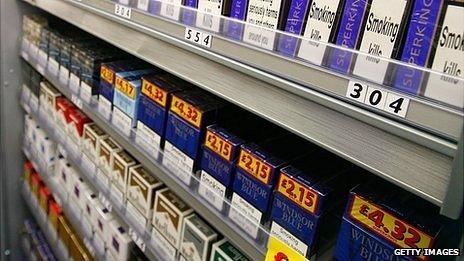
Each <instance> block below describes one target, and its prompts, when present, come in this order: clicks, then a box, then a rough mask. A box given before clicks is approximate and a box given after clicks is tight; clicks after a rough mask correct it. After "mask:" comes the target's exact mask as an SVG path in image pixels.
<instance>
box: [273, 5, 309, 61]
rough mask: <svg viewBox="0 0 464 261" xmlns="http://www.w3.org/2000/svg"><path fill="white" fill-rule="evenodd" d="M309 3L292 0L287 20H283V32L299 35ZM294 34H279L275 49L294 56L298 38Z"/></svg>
mask: <svg viewBox="0 0 464 261" xmlns="http://www.w3.org/2000/svg"><path fill="white" fill-rule="evenodd" d="M309 3H310V1H307V0H292V2H291V4H290V10H289V11H288V16H287V21H286V22H285V32H288V33H291V34H294V35H296V36H299V35H301V33H302V32H303V23H304V21H305V19H306V16H307V13H308V6H309ZM296 36H292V35H285V34H281V35H280V37H279V44H278V45H277V51H278V52H280V53H282V54H285V55H289V56H294V55H295V52H296V50H297V47H298V43H299V38H298V37H296Z"/></svg>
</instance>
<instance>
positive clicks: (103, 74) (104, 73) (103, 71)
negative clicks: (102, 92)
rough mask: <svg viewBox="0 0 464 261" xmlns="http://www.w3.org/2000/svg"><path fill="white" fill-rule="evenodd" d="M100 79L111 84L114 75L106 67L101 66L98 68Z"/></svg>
mask: <svg viewBox="0 0 464 261" xmlns="http://www.w3.org/2000/svg"><path fill="white" fill-rule="evenodd" d="M100 78H102V79H103V80H105V81H106V82H108V83H110V84H113V79H114V73H113V72H112V71H111V70H110V69H108V68H107V67H106V66H104V65H102V66H101V68H100Z"/></svg>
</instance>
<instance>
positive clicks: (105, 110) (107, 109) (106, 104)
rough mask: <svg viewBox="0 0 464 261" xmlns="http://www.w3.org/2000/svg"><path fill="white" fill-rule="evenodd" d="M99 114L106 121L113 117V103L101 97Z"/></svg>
mask: <svg viewBox="0 0 464 261" xmlns="http://www.w3.org/2000/svg"><path fill="white" fill-rule="evenodd" d="M98 112H99V113H100V114H101V115H102V116H103V118H105V119H106V120H109V119H110V116H111V102H110V101H108V100H107V99H106V98H105V97H103V96H100V98H99V99H98Z"/></svg>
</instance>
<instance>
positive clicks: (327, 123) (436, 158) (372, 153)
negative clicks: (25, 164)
mask: <svg viewBox="0 0 464 261" xmlns="http://www.w3.org/2000/svg"><path fill="white" fill-rule="evenodd" d="M37 3H38V4H39V3H42V1H40V0H38V1H37ZM58 3H59V4H58ZM44 5H45V6H47V5H46V4H44ZM49 8H50V9H51V10H54V8H52V7H49ZM57 8H58V9H57V10H61V9H65V10H69V11H70V10H75V12H76V13H79V12H85V11H82V10H81V9H78V8H75V7H74V6H73V5H69V4H67V3H63V2H60V1H57ZM46 10H47V9H46ZM56 13H58V14H60V13H61V12H60V11H56ZM81 14H82V13H81ZM86 15H87V16H89V17H92V19H97V20H98V19H101V20H98V21H97V20H95V21H93V23H96V24H98V23H100V24H101V25H102V26H103V27H105V28H107V29H108V30H107V31H112V30H113V29H114V30H123V29H124V30H129V29H127V28H126V27H121V26H117V24H115V23H113V22H109V21H108V20H106V19H103V18H99V16H96V15H94V14H93V13H90V12H89V13H86ZM69 16H70V17H73V16H74V14H71V13H70V14H69ZM89 19H90V18H89ZM71 20H72V19H71ZM85 21H88V20H87V19H85ZM110 27H111V28H110ZM131 32H132V33H135V31H131ZM128 34H129V32H125V33H123V32H119V33H118V35H128ZM139 36H140V35H139ZM132 42H136V41H132ZM152 49H154V50H155V49H157V48H156V47H153V48H152ZM25 52H26V51H25ZM27 57H28V59H29V63H30V64H31V65H32V66H34V67H35V68H36V69H38V71H39V72H42V73H43V74H44V76H45V78H46V79H47V80H49V81H50V82H51V83H52V84H53V85H55V86H56V87H57V88H58V89H59V90H60V91H61V92H62V93H63V94H64V95H65V96H67V97H68V98H69V99H71V100H73V99H75V100H76V101H78V103H80V104H81V106H82V107H83V111H84V112H85V113H86V114H87V115H88V116H89V117H90V118H91V119H92V120H94V121H95V122H97V124H98V125H100V126H101V127H102V128H103V129H104V130H105V131H106V132H107V133H109V134H110V135H111V136H113V137H115V138H116V140H117V141H118V142H120V143H121V144H122V145H123V147H124V148H126V149H127V150H128V151H129V152H130V153H131V154H132V155H134V157H135V158H136V159H137V160H139V161H140V162H141V163H142V164H144V165H145V166H147V167H148V168H149V169H150V170H151V171H153V172H154V173H155V174H156V175H157V176H158V177H160V179H161V180H162V181H163V182H165V183H166V184H167V185H168V186H170V187H179V183H178V182H176V181H174V180H173V179H172V178H171V177H170V175H167V174H166V173H165V172H164V171H163V170H162V169H161V168H160V165H159V164H156V163H153V162H152V161H151V160H150V157H147V155H148V154H147V153H145V152H143V150H141V149H140V148H139V147H138V146H136V145H134V142H132V141H131V140H130V139H128V138H127V137H125V136H124V135H122V134H121V132H119V131H117V130H115V128H114V127H113V126H112V125H111V123H110V122H109V121H108V120H105V119H103V118H102V117H100V115H99V113H97V104H96V100H95V97H93V98H92V99H91V103H90V104H87V103H86V102H82V99H81V98H80V97H79V95H77V94H73V93H72V92H71V91H70V89H69V88H68V87H67V86H66V84H63V83H62V82H60V81H59V79H58V78H57V77H56V76H53V75H51V74H50V73H49V72H48V70H45V69H46V64H45V65H38V62H37V60H36V59H35V58H34V54H33V53H32V54H30V55H27ZM171 60H176V59H171ZM222 68H223V67H222ZM231 73H232V74H233V76H234V77H235V79H233V80H232V79H229V78H228V77H229V76H227V77H226V76H225V75H224V77H226V78H222V79H217V80H216V81H212V82H211V84H213V85H214V86H218V87H221V86H222V87H221V88H222V89H223V91H227V92H229V93H230V94H233V93H235V92H233V91H232V92H231V90H233V89H234V88H233V87H231V86H227V83H230V82H234V81H241V80H244V79H247V81H248V80H251V79H250V78H247V77H245V78H243V77H241V76H238V75H237V74H236V72H235V73H234V72H231ZM221 77H222V76H221ZM218 83H220V84H219V85H218ZM253 83H256V80H253ZM222 84H224V85H222ZM250 84H251V85H250ZM240 86H242V87H243V86H245V87H246V86H253V87H252V88H251V89H250V90H257V91H259V90H261V91H262V92H260V95H261V96H263V95H264V96H266V98H263V99H259V98H257V96H255V95H253V94H251V95H249V94H245V92H243V95H239V96H240V97H238V96H237V98H239V101H241V102H240V104H242V105H243V106H244V107H245V108H248V109H250V110H251V111H254V112H257V114H260V115H261V116H264V117H265V118H267V119H270V120H272V121H274V122H280V124H281V125H284V126H285V127H287V128H289V129H291V130H292V131H293V132H295V133H297V134H300V135H301V136H303V137H306V138H307V139H309V140H310V141H312V142H314V143H316V144H318V145H320V146H321V147H323V148H326V149H328V150H329V151H332V152H334V153H335V154H337V155H340V156H342V157H343V158H345V159H348V160H350V161H351V162H353V163H355V164H356V165H358V166H361V167H363V168H365V169H367V170H369V171H371V172H372V173H374V174H376V175H378V176H380V177H383V178H385V179H387V180H389V181H391V182H392V183H395V184H397V185H399V186H401V187H403V188H405V189H406V190H408V191H411V192H412V193H415V194H416V195H419V196H420V197H422V198H424V199H426V200H428V201H430V202H432V203H434V204H436V205H438V206H441V207H442V209H444V208H443V207H444V206H445V207H446V206H453V204H455V203H456V202H460V201H462V195H461V193H459V190H448V189H447V188H448V185H449V180H450V178H451V175H452V165H453V157H452V156H451V155H454V153H455V150H456V144H449V143H448V142H445V141H443V140H439V139H437V138H436V137H434V138H433V140H434V141H436V143H433V144H441V145H443V146H441V145H440V146H441V148H444V147H446V148H447V149H443V151H441V152H439V151H437V150H432V149H430V148H428V147H426V146H422V145H420V144H419V143H415V142H412V141H409V140H407V139H405V138H402V137H400V136H397V135H393V134H391V133H388V132H386V131H383V130H380V129H379V128H376V127H374V126H371V125H369V124H365V123H362V122H361V121H357V120H354V119H352V118H350V117H347V116H346V115H343V114H341V113H338V112H336V111H333V110H330V109H328V108H325V107H323V106H320V105H317V104H315V103H313V102H310V101H308V100H305V99H303V98H301V97H298V96H295V95H293V94H290V93H288V92H285V91H282V90H281V89H278V88H272V87H271V86H269V85H266V84H261V85H259V86H260V87H259V86H255V85H253V84H252V82H248V83H237V87H240ZM263 88H265V89H263ZM210 90H211V89H210ZM235 90H237V88H235ZM211 91H212V90H211ZM212 92H213V93H216V94H217V92H216V91H212ZM239 93H240V92H239ZM239 93H235V95H237V94H239ZM243 99H245V100H243ZM256 102H259V104H256ZM261 102H262V103H261ZM249 104H255V105H256V107H253V108H251V107H247V106H248V105H249ZM255 105H252V106H255ZM274 106H277V107H279V108H280V109H279V110H275V108H276V107H274ZM271 107H274V109H272V108H271ZM396 128H397V130H404V129H406V127H405V126H401V125H397V126H396ZM414 133H416V134H417V135H419V136H421V137H430V136H428V135H426V134H424V133H420V132H419V131H417V130H414ZM455 174H456V175H458V173H455ZM179 191H180V192H179V194H180V196H181V197H182V198H183V199H186V201H190V197H191V193H189V192H188V189H186V188H185V187H183V188H180V189H179ZM445 198H446V202H445V201H444V199H445ZM197 204H198V205H197ZM193 208H194V209H195V210H197V212H199V213H206V214H204V215H206V216H205V218H206V219H207V220H208V221H210V222H211V223H212V224H213V225H216V227H218V229H220V230H221V229H222V228H225V227H227V225H226V224H225V223H224V221H223V220H222V219H221V218H220V217H218V216H217V215H215V214H213V213H212V212H211V210H209V208H208V207H206V206H205V205H204V204H202V203H200V202H196V203H193ZM460 213H461V208H455V207H447V208H446V212H442V214H444V215H447V216H449V217H454V218H456V217H458V216H459V215H460ZM220 224H222V225H220ZM233 234H235V235H231V236H229V238H231V240H232V242H233V243H235V244H237V245H238V246H239V247H240V245H239V244H241V243H242V242H243V241H242V240H241V237H240V235H239V234H237V233H236V232H233ZM226 236H227V235H226ZM244 251H245V252H246V253H252V254H253V252H254V250H250V252H248V251H247V250H244ZM254 253H255V254H256V252H254ZM253 256H254V255H251V256H250V257H253Z"/></svg>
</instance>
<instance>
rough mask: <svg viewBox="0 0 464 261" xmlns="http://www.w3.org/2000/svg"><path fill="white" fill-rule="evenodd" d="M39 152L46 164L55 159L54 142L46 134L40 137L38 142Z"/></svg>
mask: <svg viewBox="0 0 464 261" xmlns="http://www.w3.org/2000/svg"><path fill="white" fill-rule="evenodd" d="M38 145H39V150H38V151H39V152H40V153H42V155H43V159H44V160H45V163H46V164H50V163H53V162H54V161H55V159H56V143H55V142H54V141H52V140H51V139H50V138H49V137H48V136H45V137H44V138H42V139H41V140H40V142H39V144H38Z"/></svg>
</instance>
